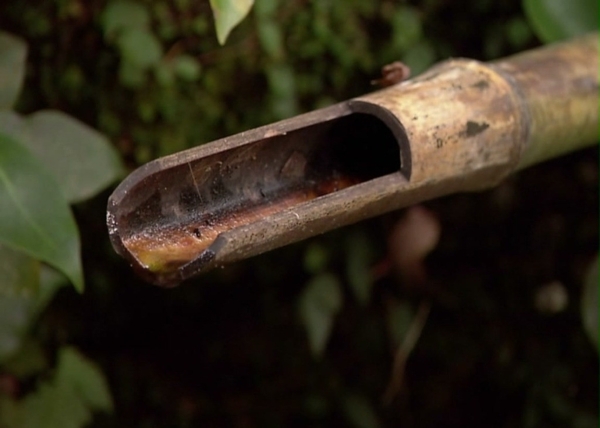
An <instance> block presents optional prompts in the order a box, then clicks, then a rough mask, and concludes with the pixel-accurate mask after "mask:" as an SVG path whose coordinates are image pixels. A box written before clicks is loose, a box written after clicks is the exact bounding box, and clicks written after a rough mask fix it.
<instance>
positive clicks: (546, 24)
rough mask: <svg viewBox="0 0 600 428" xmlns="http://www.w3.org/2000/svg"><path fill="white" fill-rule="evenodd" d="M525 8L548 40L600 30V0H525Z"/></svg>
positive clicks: (537, 30)
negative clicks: (599, 21) (599, 20)
mask: <svg viewBox="0 0 600 428" xmlns="http://www.w3.org/2000/svg"><path fill="white" fill-rule="evenodd" d="M523 9H524V10H525V15H526V16H527V19H528V20H529V23H530V24H531V26H532V27H533V29H534V31H535V32H536V34H537V35H538V37H539V38H540V39H541V40H543V41H544V42H546V43H550V42H554V41H557V40H562V39H568V38H570V37H574V36H577V35H580V34H584V33H587V32H589V31H595V30H596V31H597V30H598V27H599V25H598V0H568V1H567V0H523Z"/></svg>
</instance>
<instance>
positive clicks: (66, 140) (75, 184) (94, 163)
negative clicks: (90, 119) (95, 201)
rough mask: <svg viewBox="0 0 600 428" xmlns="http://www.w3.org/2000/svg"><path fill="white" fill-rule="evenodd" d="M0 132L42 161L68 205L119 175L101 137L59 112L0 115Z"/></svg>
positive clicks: (115, 159)
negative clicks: (20, 143) (56, 182)
mask: <svg viewBox="0 0 600 428" xmlns="http://www.w3.org/2000/svg"><path fill="white" fill-rule="evenodd" d="M0 132H1V133H4V134H6V135H10V136H11V137H13V138H14V139H15V140H17V141H19V142H22V143H23V144H24V145H25V146H27V148H28V149H29V150H30V151H31V152H32V153H33V154H34V155H35V156H37V158H38V159H40V160H42V161H43V163H44V166H45V167H46V169H47V170H48V171H50V172H51V173H52V174H53V175H54V177H55V178H56V181H58V183H59V184H60V186H61V189H62V191H63V193H64V195H65V197H66V198H67V200H68V201H69V202H70V203H75V202H80V201H82V200H85V199H88V198H90V197H92V196H94V195H95V194H96V193H98V192H99V191H100V190H102V189H103V188H105V187H106V186H107V185H109V184H110V183H112V182H113V181H115V180H116V179H117V178H119V177H120V176H121V175H122V173H123V166H122V164H121V160H120V158H119V155H118V154H117V151H116V150H115V149H114V148H113V147H112V146H111V144H110V142H109V141H108V139H107V138H106V137H105V136H104V135H102V134H100V133H99V132H97V131H96V130H94V129H92V128H90V127H89V126H87V125H85V124H84V123H82V122H80V121H78V120H77V119H74V118H72V117H71V116H68V115H66V114H64V113H61V112H59V111H54V110H44V111H40V112H37V113H34V114H32V115H30V116H28V117H21V116H19V115H18V114H16V113H14V112H10V111H7V112H0Z"/></svg>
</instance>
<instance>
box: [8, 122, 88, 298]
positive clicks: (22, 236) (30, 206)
mask: <svg viewBox="0 0 600 428" xmlns="http://www.w3.org/2000/svg"><path fill="white" fill-rule="evenodd" d="M0 207H1V209H0V242H2V243H4V244H6V245H7V246H9V247H11V248H13V249H17V250H20V251H22V252H24V253H26V254H28V255H30V256H32V257H35V258H37V259H39V260H42V261H44V262H46V263H48V264H50V265H51V266H54V267H55V268H56V269H58V270H59V271H61V272H63V273H64V274H65V275H66V276H67V277H68V278H69V280H70V281H71V282H72V283H73V284H74V285H75V288H76V289H77V290H79V291H83V274H82V270H81V262H80V254H79V233H78V230H77V225H76V224H75V220H74V218H73V215H72V214H71V211H70V210H69V206H68V204H67V201H66V199H65V197H64V196H63V194H62V192H61V190H60V188H59V185H58V183H57V182H56V180H55V179H54V177H53V176H52V174H50V173H49V172H48V171H47V170H46V168H45V167H44V165H43V164H42V163H41V162H40V161H39V160H38V159H37V158H36V157H35V156H33V155H32V154H31V152H29V150H27V149H26V148H25V147H24V146H23V145H21V144H20V143H18V142H17V141H16V140H14V139H12V138H10V137H7V136H5V135H4V134H0Z"/></svg>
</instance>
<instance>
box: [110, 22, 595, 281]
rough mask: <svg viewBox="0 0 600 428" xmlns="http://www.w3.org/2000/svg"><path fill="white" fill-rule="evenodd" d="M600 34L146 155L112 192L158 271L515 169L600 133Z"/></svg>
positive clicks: (113, 212) (166, 277)
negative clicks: (177, 150) (173, 150)
mask: <svg viewBox="0 0 600 428" xmlns="http://www.w3.org/2000/svg"><path fill="white" fill-rule="evenodd" d="M598 95H599V86H598V34H597V33H596V34H590V35H587V36H584V37H581V38H578V39H574V40H571V41H568V42H565V43H560V44H555V45H551V46H547V47H543V48H540V49H536V50H532V51H528V52H525V53H522V54H519V55H516V56H513V57H509V58H505V59H502V60H499V61H495V62H491V63H482V62H478V61H474V60H469V59H453V60H449V61H445V62H443V63H440V64H438V65H436V66H434V67H432V68H431V69H430V70H429V71H427V72H426V73H424V74H422V75H420V76H418V77H416V78H414V79H411V80H409V81H406V82H402V83H399V84H397V85H394V86H391V87H388V88H386V89H383V90H380V91H377V92H374V93H371V94H368V95H365V96H362V97H358V98H355V99H352V100H349V101H345V102H342V103H339V104H336V105H333V106H331V107H327V108H324V109H321V110H317V111H314V112H310V113H307V114H304V115H300V116H297V117H294V118H291V119H287V120H284V121H281V122H277V123H275V124H271V125H267V126H263V127H260V128H256V129H253V130H250V131H246V132H243V133H241V134H237V135H234V136H232V137H228V138H224V139H222V140H218V141H215V142H213V143H209V144H206V145H203V146H200V147H196V148H193V149H190V150H187V151H184V152H181V153H178V154H175V155H171V156H167V157H164V158H161V159H157V160H155V161H153V162H150V163H148V164H146V165H144V166H142V167H141V168H139V169H138V170H136V171H134V172H133V173H132V174H131V175H130V176H129V177H128V178H127V179H126V180H125V181H123V182H122V183H121V185H120V186H119V187H118V188H117V189H116V190H115V192H114V193H113V195H112V196H111V197H110V199H109V203H108V213H107V222H108V228H109V234H110V237H111V241H112V243H113V246H114V247H115V249H116V250H117V252H119V253H120V254H121V255H123V256H124V257H125V258H127V259H128V260H129V261H130V263H131V264H132V266H133V267H134V268H135V269H136V270H138V271H139V272H140V273H141V274H142V275H143V276H144V277H145V278H147V279H148V280H149V281H151V282H154V283H157V284H160V285H166V286H169V285H175V284H177V283H179V282H180V281H182V280H184V279H186V278H189V277H191V276H194V275H196V274H198V273H200V272H203V271H206V270H208V269H211V268H214V267H216V266H221V265H224V264H226V263H230V262H233V261H236V260H240V259H243V258H246V257H250V256H253V255H256V254H259V253H262V252H265V251H268V250H271V249H274V248H278V247H281V246H283V245H287V244H289V243H292V242H296V241H299V240H302V239H305V238H307V237H310V236H314V235H317V234H320V233H323V232H325V231H328V230H331V229H334V228H337V227H341V226H344V225H347V224H350V223H354V222H357V221H359V220H362V219H365V218H368V217H372V216H376V215H379V214H382V213H384V212H387V211H391V210H395V209H398V208H401V207H404V206H407V205H411V204H414V203H417V202H420V201H424V200H427V199H431V198H435V197H438V196H441V195H446V194H450V193H454V192H463V191H476V190H482V189H486V188H490V187H492V186H495V185H496V184H498V183H499V182H500V181H501V180H503V179H504V178H505V177H506V176H507V175H509V174H511V173H512V172H514V171H516V170H518V169H520V168H524V167H527V166H530V165H533V164H535V163H538V162H541V161H544V160H546V159H549V158H551V157H554V156H559V155H561V154H563V153H566V152H569V151H573V150H576V149H579V148H581V147H584V146H587V145H591V144H594V143H596V142H597V140H598V100H599V97H598Z"/></svg>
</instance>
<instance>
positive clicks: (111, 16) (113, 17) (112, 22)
mask: <svg viewBox="0 0 600 428" xmlns="http://www.w3.org/2000/svg"><path fill="white" fill-rule="evenodd" d="M101 24H102V28H103V30H104V37H105V38H107V39H111V38H115V37H116V36H117V35H118V34H119V32H121V31H123V30H126V29H132V28H137V29H140V30H147V29H148V28H150V14H149V13H148V10H147V9H146V7H145V6H144V5H143V4H141V3H138V2H135V1H127V0H119V1H113V2H110V3H109V4H108V5H107V6H106V8H105V9H104V13H103V14H102V17H101Z"/></svg>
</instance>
